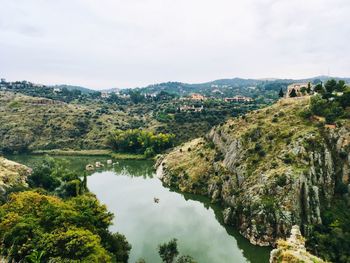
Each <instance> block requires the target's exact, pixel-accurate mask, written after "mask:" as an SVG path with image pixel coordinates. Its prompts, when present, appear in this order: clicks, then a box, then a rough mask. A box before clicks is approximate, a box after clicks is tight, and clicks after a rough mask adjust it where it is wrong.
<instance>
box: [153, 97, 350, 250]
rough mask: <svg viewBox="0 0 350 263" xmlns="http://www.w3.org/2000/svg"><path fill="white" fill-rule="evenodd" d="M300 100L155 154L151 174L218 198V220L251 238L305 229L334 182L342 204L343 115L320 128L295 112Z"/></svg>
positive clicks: (346, 137) (345, 167) (346, 131)
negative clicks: (154, 172) (332, 125)
mask: <svg viewBox="0 0 350 263" xmlns="http://www.w3.org/2000/svg"><path fill="white" fill-rule="evenodd" d="M307 107H308V99H307V98H303V99H300V100H294V101H293V100H282V101H280V102H279V103H277V104H275V105H273V106H271V107H268V108H265V109H263V110H259V111H254V112H251V113H249V114H247V115H246V116H245V117H244V118H243V117H241V118H235V119H233V120H230V121H228V122H227V123H225V124H223V125H220V126H217V127H214V128H213V129H212V130H211V132H210V133H209V134H208V135H207V137H206V138H199V139H195V140H193V141H191V142H188V143H187V144H184V145H182V146H179V147H177V148H176V149H174V150H173V151H172V152H170V153H169V154H167V155H165V156H163V157H162V158H161V159H159V161H158V163H157V167H158V169H157V174H158V176H159V177H160V178H161V180H162V181H163V182H164V184H166V185H169V186H172V187H176V188H178V189H180V190H181V191H184V192H190V193H196V194H203V195H207V196H209V197H210V198H211V199H212V200H213V201H220V202H221V203H222V204H223V206H224V209H223V216H224V221H225V223H227V224H229V225H233V226H236V227H237V228H238V230H239V231H240V233H241V234H242V235H243V236H245V237H246V238H247V239H249V241H250V242H251V243H253V244H256V245H261V246H268V245H274V244H275V243H276V241H277V240H278V239H279V238H286V237H287V235H289V231H290V229H291V228H292V226H293V225H298V226H300V228H301V231H302V232H303V234H304V235H305V236H306V237H307V236H308V233H309V231H310V229H311V227H312V226H314V225H317V224H321V223H322V219H321V211H322V209H327V207H329V206H330V204H331V201H332V198H333V197H334V194H335V191H336V190H337V189H338V191H339V189H342V191H343V192H342V195H343V196H344V197H346V196H348V198H349V204H350V197H349V196H350V194H349V190H350V181H349V177H350V176H349V171H350V168H349V167H350V122H349V121H348V120H344V121H343V122H342V123H341V125H340V126H339V127H336V128H335V129H328V128H325V127H323V126H322V125H320V124H319V123H314V122H313V121H311V120H307V119H305V118H303V117H301V115H302V114H301V113H300V112H301V111H303V110H305V108H307ZM187 149H191V151H188V150H187ZM344 191H345V192H344Z"/></svg>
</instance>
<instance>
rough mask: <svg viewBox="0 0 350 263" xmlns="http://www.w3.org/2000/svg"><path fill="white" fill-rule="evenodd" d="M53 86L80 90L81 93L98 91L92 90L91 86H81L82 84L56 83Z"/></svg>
mask: <svg viewBox="0 0 350 263" xmlns="http://www.w3.org/2000/svg"><path fill="white" fill-rule="evenodd" d="M51 87H52V88H59V89H63V88H66V89H67V90H69V91H72V90H80V91H81V93H84V94H88V93H93V92H96V90H92V89H89V88H85V87H81V86H73V85H66V84H61V85H54V86H51Z"/></svg>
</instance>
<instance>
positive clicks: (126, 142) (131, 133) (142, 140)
mask: <svg viewBox="0 0 350 263" xmlns="http://www.w3.org/2000/svg"><path fill="white" fill-rule="evenodd" d="M174 139H175V135H173V134H164V133H158V134H154V133H153V132H150V131H144V130H139V129H133V130H126V131H122V130H117V131H115V132H114V133H112V134H111V136H110V138H109V144H110V146H111V147H112V148H113V150H116V151H119V152H127V153H138V154H140V153H141V154H144V155H145V156H146V157H152V156H154V155H155V154H156V153H160V152H161V151H164V150H166V149H168V148H170V147H172V146H173V145H174Z"/></svg>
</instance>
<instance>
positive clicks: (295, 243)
mask: <svg viewBox="0 0 350 263" xmlns="http://www.w3.org/2000/svg"><path fill="white" fill-rule="evenodd" d="M291 262H305V263H323V262H324V261H323V260H322V259H320V258H318V257H316V256H314V255H312V254H310V253H309V252H307V251H306V248H305V239H304V237H303V236H302V235H301V232H300V229H299V226H296V225H295V226H293V227H292V230H291V235H290V237H289V238H288V239H287V240H278V242H277V248H276V249H274V250H272V251H271V254H270V263H291Z"/></svg>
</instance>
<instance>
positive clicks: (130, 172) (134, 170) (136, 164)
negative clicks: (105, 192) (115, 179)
mask: <svg viewBox="0 0 350 263" xmlns="http://www.w3.org/2000/svg"><path fill="white" fill-rule="evenodd" d="M153 165H154V163H153V162H152V161H144V160H123V161H117V162H116V164H115V165H114V166H113V171H114V172H115V173H117V174H121V175H126V176H130V177H140V176H142V177H143V178H153V176H154V172H155V171H154V167H153Z"/></svg>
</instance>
